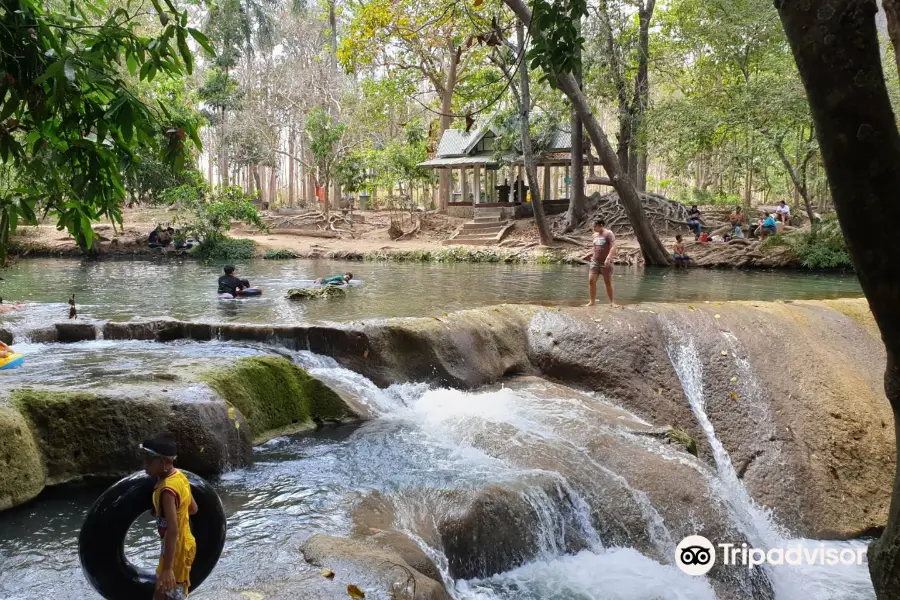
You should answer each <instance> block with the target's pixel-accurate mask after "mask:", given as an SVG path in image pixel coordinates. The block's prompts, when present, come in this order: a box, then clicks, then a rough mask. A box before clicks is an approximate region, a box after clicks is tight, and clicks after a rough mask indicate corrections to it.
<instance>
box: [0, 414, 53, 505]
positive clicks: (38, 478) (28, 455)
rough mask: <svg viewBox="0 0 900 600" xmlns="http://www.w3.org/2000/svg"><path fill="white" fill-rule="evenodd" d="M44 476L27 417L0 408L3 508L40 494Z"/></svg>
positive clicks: (1, 496) (1, 495) (0, 497)
mask: <svg viewBox="0 0 900 600" xmlns="http://www.w3.org/2000/svg"><path fill="white" fill-rule="evenodd" d="M44 480H45V475H44V464H43V462H42V461H41V455H40V452H39V451H38V447H37V444H35V441H34V437H33V436H32V434H31V430H30V429H29V428H28V423H27V422H26V421H25V418H24V417H23V416H22V415H21V414H19V413H18V412H16V411H15V410H12V409H9V408H0V510H6V509H7V508H10V507H12V506H16V505H18V504H22V503H23V502H28V501H29V500H31V499H32V498H34V497H35V496H37V495H38V494H39V493H41V490H43V489H44Z"/></svg>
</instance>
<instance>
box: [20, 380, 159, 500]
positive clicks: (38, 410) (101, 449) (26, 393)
mask: <svg viewBox="0 0 900 600" xmlns="http://www.w3.org/2000/svg"><path fill="white" fill-rule="evenodd" d="M10 399H11V400H12V402H13V404H14V406H15V407H16V408H18V409H19V411H20V412H21V413H22V414H23V415H24V416H25V418H26V419H27V421H28V423H29V424H30V426H31V429H32V430H33V432H34V437H35V439H36V440H37V443H38V447H39V449H40V452H41V455H42V456H43V460H44V466H45V468H46V471H47V483H48V485H50V484H56V483H63V482H66V481H71V480H75V479H79V478H80V477H82V476H84V475H87V474H91V475H100V476H103V475H108V476H118V475H122V474H125V473H129V472H131V471H133V470H135V469H136V468H137V467H138V466H139V465H140V459H139V457H138V453H137V444H138V443H140V441H141V440H143V439H146V438H148V437H150V436H151V435H153V434H154V433H155V432H157V431H159V430H161V429H163V428H165V426H166V424H167V422H168V420H169V414H170V410H171V404H170V403H169V402H168V401H166V400H164V399H161V398H155V397H150V396H139V397H128V398H124V397H111V396H106V395H102V394H93V393H89V392H61V391H54V390H39V389H23V390H17V391H15V392H13V393H12V394H10Z"/></svg>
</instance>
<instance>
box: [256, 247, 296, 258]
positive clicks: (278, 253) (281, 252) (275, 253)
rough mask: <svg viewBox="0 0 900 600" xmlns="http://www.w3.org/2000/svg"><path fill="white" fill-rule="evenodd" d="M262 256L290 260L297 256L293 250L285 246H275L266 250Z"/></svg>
mask: <svg viewBox="0 0 900 600" xmlns="http://www.w3.org/2000/svg"><path fill="white" fill-rule="evenodd" d="M263 258H264V259H265V260H291V259H294V258H298V256H297V253H296V252H294V251H293V250H287V249H285V248H276V249H273V250H268V251H266V253H265V254H263Z"/></svg>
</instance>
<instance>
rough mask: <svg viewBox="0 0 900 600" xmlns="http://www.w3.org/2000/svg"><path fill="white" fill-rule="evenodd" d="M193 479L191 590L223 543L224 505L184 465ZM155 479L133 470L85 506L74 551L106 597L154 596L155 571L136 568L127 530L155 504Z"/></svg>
mask: <svg viewBox="0 0 900 600" xmlns="http://www.w3.org/2000/svg"><path fill="white" fill-rule="evenodd" d="M182 473H184V474H185V475H186V476H187V478H188V480H189V481H190V482H191V493H192V494H193V496H194V501H196V502H197V509H198V510H197V514H196V515H194V516H193V517H191V533H193V534H194V538H195V539H196V541H197V556H196V558H195V559H194V564H193V565H192V567H191V591H193V590H194V589H196V588H197V587H198V586H199V585H200V584H201V583H203V581H204V580H205V579H206V578H207V577H208V576H209V574H210V573H211V572H212V570H213V568H214V567H215V566H216V563H217V562H218V561H219V556H221V554H222V548H224V546H225V509H224V508H223V507H222V501H221V500H219V496H218V494H216V491H215V490H214V489H213V487H212V486H211V485H210V484H209V483H207V482H206V481H204V480H203V479H201V478H200V477H198V476H197V475H194V474H193V473H190V472H188V471H185V470H183V469H182ZM155 483H156V480H155V479H153V478H152V477H150V476H148V475H147V474H146V473H143V472H140V473H134V474H132V475H129V476H128V477H126V478H124V479H122V480H120V481H118V482H116V483H115V484H114V485H113V486H112V487H110V488H109V489H108V490H106V491H105V492H103V494H102V495H101V496H100V497H99V498H98V499H97V501H96V502H94V505H93V506H92V507H91V510H90V511H88V514H87V518H86V519H85V520H84V525H82V526H81V535H79V537H78V556H79V558H80V559H81V568H82V570H83V571H84V576H85V578H86V579H87V580H88V582H89V583H90V584H91V585H92V586H93V587H94V589H95V590H97V592H98V593H99V594H100V595H101V596H103V597H104V598H106V599H107V600H152V598H153V593H154V589H155V587H156V573H155V572H154V571H151V570H147V569H139V568H137V567H135V566H134V565H133V564H131V563H130V562H129V561H128V559H127V558H125V536H126V535H127V534H128V529H129V528H130V527H131V525H132V523H134V522H135V521H136V520H137V519H138V518H139V517H141V516H142V515H146V513H147V512H148V511H149V510H150V509H151V508H152V507H153V504H152V494H153V486H154V485H155Z"/></svg>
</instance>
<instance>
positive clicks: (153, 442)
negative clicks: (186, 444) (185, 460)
mask: <svg viewBox="0 0 900 600" xmlns="http://www.w3.org/2000/svg"><path fill="white" fill-rule="evenodd" d="M140 449H141V451H143V452H144V454H146V455H149V456H150V457H151V458H171V459H172V460H175V457H176V456H178V445H177V444H176V443H175V436H173V435H172V434H171V433H168V432H162V433H157V434H156V435H154V436H153V437H152V438H150V439H147V440H144V442H143V443H142V444H141V445H140Z"/></svg>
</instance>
